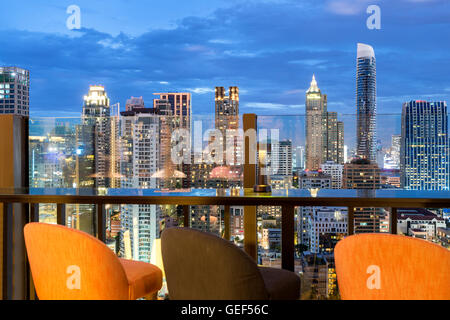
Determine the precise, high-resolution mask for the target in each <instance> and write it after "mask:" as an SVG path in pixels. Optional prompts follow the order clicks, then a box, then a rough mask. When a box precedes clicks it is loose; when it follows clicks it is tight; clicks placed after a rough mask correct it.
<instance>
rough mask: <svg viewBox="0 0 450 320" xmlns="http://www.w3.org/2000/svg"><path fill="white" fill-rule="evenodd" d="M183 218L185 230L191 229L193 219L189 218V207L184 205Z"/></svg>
mask: <svg viewBox="0 0 450 320" xmlns="http://www.w3.org/2000/svg"><path fill="white" fill-rule="evenodd" d="M183 218H184V223H183V227H185V228H189V227H190V226H191V223H190V222H191V219H190V218H189V206H187V205H184V206H183Z"/></svg>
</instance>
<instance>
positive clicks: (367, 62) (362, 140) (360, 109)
mask: <svg viewBox="0 0 450 320" xmlns="http://www.w3.org/2000/svg"><path fill="white" fill-rule="evenodd" d="M376 99H377V67H376V59H375V52H374V50H373V48H372V47H371V46H369V45H366V44H362V43H358V51H357V67H356V108H357V110H356V113H357V125H356V138H357V156H359V157H360V158H364V159H368V160H370V161H376V155H377V150H376V148H377V144H376V142H377V138H376V116H377V100H376Z"/></svg>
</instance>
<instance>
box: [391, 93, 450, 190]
mask: <svg viewBox="0 0 450 320" xmlns="http://www.w3.org/2000/svg"><path fill="white" fill-rule="evenodd" d="M449 147H450V146H449V136H448V116H447V104H446V102H427V101H411V102H407V103H404V104H403V110H402V139H401V157H400V158H401V183H402V188H405V189H409V190H448V189H449V187H450V152H449Z"/></svg>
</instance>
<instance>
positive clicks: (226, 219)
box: [223, 205, 231, 241]
mask: <svg viewBox="0 0 450 320" xmlns="http://www.w3.org/2000/svg"><path fill="white" fill-rule="evenodd" d="M223 222H224V228H225V232H224V235H223V237H224V238H225V240H228V241H229V240H230V239H231V237H230V206H229V205H226V206H225V207H224V212H223Z"/></svg>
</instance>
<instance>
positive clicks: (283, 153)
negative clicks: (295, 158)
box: [271, 140, 292, 176]
mask: <svg viewBox="0 0 450 320" xmlns="http://www.w3.org/2000/svg"><path fill="white" fill-rule="evenodd" d="M271 147H272V150H271V151H272V153H274V152H275V155H273V154H271V156H272V159H273V160H272V161H273V162H272V166H273V167H274V168H276V172H275V174H277V175H281V176H292V141H291V140H283V141H277V142H276V143H274V144H272V146H271ZM273 149H275V150H273Z"/></svg>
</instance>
